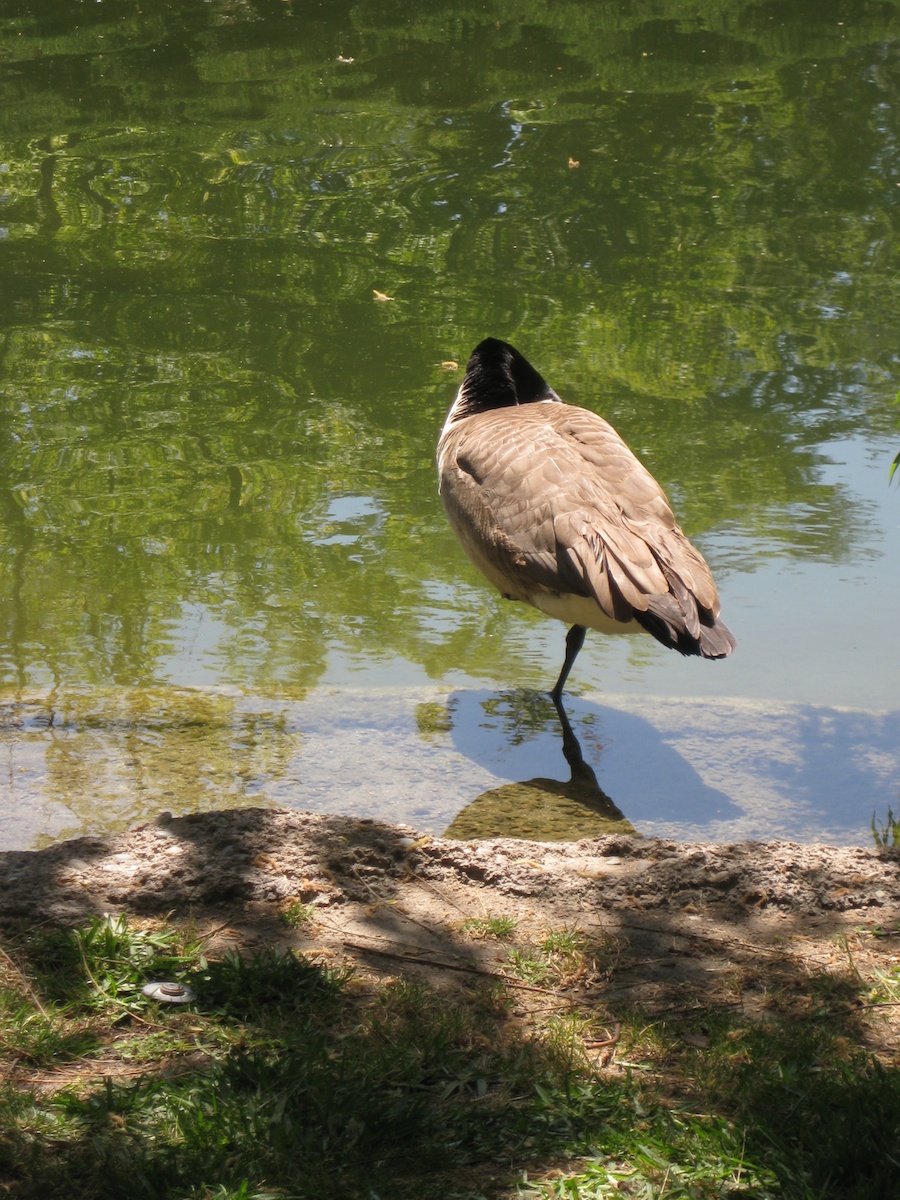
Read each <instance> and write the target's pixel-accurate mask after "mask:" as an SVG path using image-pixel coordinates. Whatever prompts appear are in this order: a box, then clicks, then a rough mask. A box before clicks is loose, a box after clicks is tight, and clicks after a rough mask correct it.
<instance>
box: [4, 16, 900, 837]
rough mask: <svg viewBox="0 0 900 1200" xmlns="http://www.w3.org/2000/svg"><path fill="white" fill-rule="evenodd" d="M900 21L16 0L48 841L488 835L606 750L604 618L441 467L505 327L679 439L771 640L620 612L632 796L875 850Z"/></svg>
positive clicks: (8, 644)
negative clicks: (521, 586) (532, 579)
mask: <svg viewBox="0 0 900 1200" xmlns="http://www.w3.org/2000/svg"><path fill="white" fill-rule="evenodd" d="M897 31H898V24H897V19H896V17H895V16H893V15H892V14H891V12H890V11H889V10H886V9H885V8H883V7H881V6H877V5H866V4H862V5H857V6H854V11H853V17H852V19H847V18H846V17H842V16H836V15H835V14H834V13H833V12H832V11H830V10H829V11H825V10H823V9H821V8H820V7H819V6H813V5H809V6H807V5H805V4H799V5H790V6H784V7H783V8H778V7H773V6H772V5H769V4H766V5H763V4H753V3H742V4H737V3H735V4H726V5H722V6H719V7H718V8H717V9H716V10H715V11H709V12H707V11H705V10H704V13H703V14H699V13H697V14H693V15H686V14H685V11H684V6H683V5H679V4H675V3H674V0H672V2H671V3H666V2H665V0H663V3H655V4H653V5H652V6H651V5H643V4H637V5H629V6H624V7H621V8H617V7H614V6H607V5H582V4H574V3H573V4H567V3H562V4H556V3H555V4H553V5H550V4H549V3H529V4H524V3H523V4H512V5H508V4H507V5H500V4H492V3H488V4H486V5H483V6H481V7H479V8H478V9H477V10H473V9H470V8H467V7H465V6H461V5H453V4H451V5H449V6H448V5H447V4H443V3H442V4H440V5H437V4H430V3H425V4H423V5H419V6H417V8H416V11H415V14H414V15H413V16H410V14H409V13H408V12H403V13H400V12H399V11H397V10H395V9H394V8H392V7H391V6H388V5H383V4H381V3H373V4H371V5H362V6H360V5H356V6H342V5H329V6H327V11H325V10H323V8H322V7H320V6H319V5H317V4H304V3H297V2H295V3H293V4H290V5H285V4H283V3H281V2H280V0H279V3H277V4H276V3H271V4H270V3H266V2H264V0H259V2H252V0H247V2H245V3H241V4H239V5H238V4H231V3H229V2H227V0H222V2H221V3H216V4H210V5H203V6H200V5H196V4H194V3H193V2H191V3H188V0H184V3H178V2H177V0H176V2H175V3H171V2H168V3H165V4H164V3H162V2H161V0H143V2H142V3H141V4H140V5H138V4H137V3H132V2H130V0H114V2H112V3H104V4H103V5H93V6H82V5H78V6H68V5H66V6H60V5H59V4H57V3H55V2H49V0H48V2H43V0H38V2H37V3H31V4H29V5H28V6H19V7H12V8H9V7H8V8H7V9H5V10H4V14H3V15H0V48H2V50H0V53H2V65H3V71H2V73H0V101H2V103H0V392H2V398H0V465H2V472H0V481H2V484H3V486H2V487H0V633H2V642H0V684H2V687H3V689H4V690H3V697H2V711H3V713H4V727H3V731H2V732H3V738H2V742H0V750H2V755H3V757H2V759H0V761H2V764H3V771H4V775H3V778H2V779H0V788H2V790H3V792H4V793H5V797H4V799H5V803H4V813H5V815H4V818H3V827H2V830H0V842H2V844H3V845H7V846H12V845H16V846H20V845H31V844H37V842H39V841H43V840H46V839H47V838H53V837H58V836H61V835H63V834H65V833H72V832H83V831H86V830H100V829H104V828H113V827H117V828H118V827H121V825H122V824H127V823H132V822H134V821H136V820H141V819H146V818H147V817H149V816H152V815H153V814H154V813H155V812H156V811H158V809H159V808H160V807H163V808H171V809H173V810H176V809H177V810H179V811H186V810H187V809H189V808H191V807H214V806H215V805H216V804H217V803H222V804H242V803H282V804H289V805H291V806H294V807H316V808H321V809H329V810H331V809H336V808H341V809H342V810H346V811H354V812H359V813H363V814H364V813H369V814H371V815H378V816H384V817H389V818H393V819H399V820H408V821H411V822H412V823H418V824H419V825H420V826H421V827H423V828H428V829H433V830H435V831H440V830H442V829H444V828H446V827H448V826H450V825H451V824H452V822H453V821H454V820H455V819H456V818H457V816H458V815H459V814H461V813H462V812H463V811H466V812H468V813H469V817H467V818H466V819H467V820H468V819H470V818H471V815H472V811H473V810H472V806H473V805H474V804H475V802H476V801H478V800H479V799H480V798H481V797H482V796H483V794H484V793H486V792H490V791H492V790H494V791H496V789H497V788H500V787H503V786H505V784H507V783H509V782H510V781H513V782H516V781H519V782H521V781H527V780H529V779H533V778H543V779H547V778H555V779H558V780H566V779H568V775H569V767H568V764H567V763H566V761H565V759H564V758H563V755H562V744H561V739H560V732H559V728H558V725H557V724H556V723H555V714H554V713H553V712H552V709H549V710H548V709H547V707H546V705H545V703H544V700H543V698H542V696H541V695H540V692H541V691H542V690H543V689H545V688H546V687H547V686H549V684H550V683H551V682H552V681H553V679H554V678H555V676H556V674H557V672H558V669H559V665H560V661H561V656H562V645H563V637H564V632H565V631H564V629H563V628H562V627H561V626H558V625H556V624H555V623H553V622H548V621H545V620H542V619H541V618H540V617H538V616H537V615H536V614H533V613H530V612H523V611H520V610H519V609H518V608H517V607H516V606H510V605H505V604H504V603H503V602H502V601H500V600H499V598H496V597H494V596H493V595H491V593H490V592H489V591H488V590H487V589H486V588H485V587H484V585H483V584H482V583H481V582H480V580H479V578H478V577H477V575H476V574H475V572H474V571H473V570H472V569H471V568H470V567H469V566H468V564H467V563H466V562H465V561H464V560H463V558H462V555H461V553H460V552H459V550H458V548H457V547H456V545H455V542H454V540H453V537H452V534H451V533H450V532H449V530H448V528H447V526H446V523H445V521H444V518H443V514H442V513H441V511H440V505H439V501H438V499H437V496H436V488H435V479H434V469H433V452H434V443H435V440H436V437H437V432H438V430H439V428H440V425H441V422H442V420H443V415H444V412H445V410H446V407H447V405H448V404H449V402H450V400H451V399H452V396H453V393H454V391H455V389H456V387H457V386H458V383H459V379H460V376H461V371H462V367H463V366H464V362H465V359H466V357H467V355H468V353H469V351H470V349H471V347H472V346H473V345H474V344H475V343H476V342H477V341H478V340H480V338H481V337H482V336H484V335H485V334H488V333H491V334H494V335H496V336H501V337H505V338H507V339H509V340H511V341H513V342H514V343H515V344H516V345H518V346H519V348H520V349H521V350H522V351H523V352H524V353H526V354H527V355H528V356H529V357H530V358H531V359H532V360H533V361H534V362H535V364H536V365H537V366H538V367H539V369H540V370H541V371H542V372H543V374H544V375H545V376H546V377H547V378H548V379H549V381H550V382H551V384H552V385H553V386H554V387H555V388H556V390H557V391H559V392H560V393H561V394H562V395H563V396H564V397H565V398H566V399H569V400H572V401H574V402H577V403H581V404H585V405H588V406H590V407H593V408H595V409H596V410H597V411H601V412H602V413H603V415H604V416H606V417H607V418H608V419H609V420H611V421H612V422H613V423H614V424H615V425H616V427H617V428H618V429H619V430H620V432H621V433H622V434H623V436H625V437H626V439H627V440H628V441H629V442H630V444H631V445H632V446H633V447H634V449H635V450H636V451H637V452H638V453H639V454H640V455H641V457H642V458H644V460H645V461H646V462H647V464H648V466H650V468H651V469H652V470H653V472H654V474H655V475H656V476H657V477H658V478H659V479H660V481H661V482H662V483H663V484H664V486H665V487H666V488H667V490H668V491H669V493H670V496H671V498H672V500H673V503H674V505H675V507H676V511H677V513H678V515H679V518H680V520H681V523H682V524H683V525H684V527H685V529H686V531H687V532H688V533H689V535H690V536H691V537H692V538H693V539H694V540H695V541H696V543H697V544H698V545H699V546H700V547H701V548H702V549H703V551H704V553H705V554H706V556H707V558H708V559H709V561H710V563H711V565H712V566H713V568H714V571H715V573H716V577H717V579H718V581H719V584H720V590H721V593H722V598H723V613H724V615H725V618H726V620H727V621H728V623H729V625H731V627H732V628H733V629H734V631H735V633H736V634H737V636H738V639H739V648H738V651H737V653H736V654H735V655H734V656H733V657H732V658H730V659H729V660H727V661H726V662H721V663H706V662H694V661H687V660H682V659H680V658H679V657H678V656H677V655H673V654H671V653H667V652H666V651H664V650H663V649H662V648H661V647H659V646H657V645H656V644H655V643H653V642H652V641H650V640H649V639H646V638H620V639H603V638H601V637H600V636H599V635H592V634H589V635H588V642H587V644H586V647H585V650H584V651H583V652H582V655H581V656H580V658H579V660H578V663H577V666H576V669H575V672H574V673H573V676H572V680H571V692H570V693H569V695H568V708H569V711H570V716H571V718H572V723H573V728H574V729H575V731H576V733H577V734H578V736H579V738H580V739H581V741H582V744H583V747H584V756H585V759H586V761H587V762H588V764H589V766H590V768H591V770H592V771H593V772H594V774H595V777H596V783H597V786H598V788H599V789H600V790H601V791H602V793H603V794H604V795H606V796H607V797H608V798H609V799H610V800H611V802H612V803H613V804H614V805H615V806H616V808H617V810H619V811H620V812H621V814H622V819H623V820H627V821H629V822H631V823H633V825H634V826H635V828H637V829H639V830H640V831H643V832H661V833H666V834H670V835H672V836H676V837H697V836H702V837H714V838H725V837H729V838H730V837H734V836H754V837H770V836H771V837H776V836H777V837H785V836H787V837H796V838H799V839H801V840H818V839H819V838H828V839H830V840H836V841H842V842H853V841H860V842H865V841H867V840H869V839H870V838H871V830H870V825H871V821H872V818H873V816H874V817H876V819H877V821H879V822H880V821H884V820H886V818H887V812H888V808H889V806H891V805H892V806H893V808H894V810H895V811H900V801H898V786H900V739H898V738H897V737H896V733H897V714H898V702H897V700H896V693H897V664H898V662H900V622H898V620H897V596H898V594H900V493H898V491H897V489H896V487H895V488H894V489H893V490H891V489H889V487H888V484H887V472H888V466H889V464H890V462H891V460H892V458H893V457H894V455H895V453H896V452H897V450H898V449H900V419H898V418H900V410H898V409H897V408H896V407H895V406H894V404H893V397H894V396H895V395H896V392H897V388H898V386H900V381H898V375H900V371H898V362H897V349H896V318H895V314H896V311H897V299H898V297H897V291H898V288H900V270H898V266H900V264H898V242H897V238H896V226H897V219H898V206H900V157H898V149H897V147H898V139H897V133H898V130H897V111H896V105H895V98H896V83H897V62H898V55H897ZM454 364H457V365H456V366H454ZM510 697H514V700H510ZM523 697H525V698H526V700H527V702H526V700H523ZM528 697H530V699H527V698H528ZM423 705H424V706H425V707H424V708H423ZM434 706H436V708H435V707H434ZM448 706H449V707H448ZM423 712H425V713H427V712H433V713H438V714H440V713H441V712H444V713H445V714H447V715H445V716H444V717H440V716H438V717H437V718H435V719H436V720H437V724H438V726H439V728H437V729H436V730H432V731H431V732H430V733H429V732H428V731H427V730H426V731H425V732H423V731H422V729H421V728H420V724H421V721H420V720H418V719H417V716H416V714H419V715H420V716H421V714H422V713H423ZM498 712H501V713H505V714H506V715H505V716H504V718H503V720H502V721H501V720H499V718H498V716H497V713H498ZM529 713H530V714H531V715H529ZM535 714H537V715H535ZM425 723H426V725H427V721H426V722H425ZM586 735H587V736H586ZM329 772H331V775H330V776H329ZM545 791H546V789H545ZM529 803H530V801H528V799H527V797H526V798H523V796H522V795H521V794H518V795H516V796H514V798H513V799H512V800H511V801H510V800H509V796H508V795H507V797H506V800H504V799H503V797H501V804H500V807H501V809H503V806H504V804H505V805H506V811H507V817H506V818H505V819H506V820H512V819H513V818H512V816H510V815H509V814H510V813H512V814H515V812H516V811H517V810H518V809H522V808H528V805H529ZM342 806H343V807H342ZM539 807H540V805H539ZM483 808H484V804H483V803H482V804H481V809H483ZM479 811H480V809H479ZM576 813H577V810H576ZM519 815H521V813H520V814H519ZM601 815H602V814H601ZM595 817H597V813H593V816H591V817H590V820H593V819H594V818H595ZM494 819H495V818H494V817H491V818H490V820H494ZM597 819H599V817H597ZM585 821H586V822H587V821H588V816H587V815H586V816H585ZM467 828H471V827H467ZM575 828H576V829H577V820H576V821H575Z"/></svg>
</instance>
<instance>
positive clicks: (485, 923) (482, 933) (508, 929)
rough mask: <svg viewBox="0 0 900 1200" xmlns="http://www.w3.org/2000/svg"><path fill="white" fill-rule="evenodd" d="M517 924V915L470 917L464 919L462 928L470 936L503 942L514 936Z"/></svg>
mask: <svg viewBox="0 0 900 1200" xmlns="http://www.w3.org/2000/svg"><path fill="white" fill-rule="evenodd" d="M517 924H518V922H517V921H516V919H515V917H503V916H500V917H469V918H468V919H467V920H465V921H463V924H462V928H463V932H464V933H467V934H468V935H469V937H473V938H493V939H494V941H498V942H503V941H506V940H507V939H508V938H511V937H512V935H513V934H514V933H515V931H516V925H517Z"/></svg>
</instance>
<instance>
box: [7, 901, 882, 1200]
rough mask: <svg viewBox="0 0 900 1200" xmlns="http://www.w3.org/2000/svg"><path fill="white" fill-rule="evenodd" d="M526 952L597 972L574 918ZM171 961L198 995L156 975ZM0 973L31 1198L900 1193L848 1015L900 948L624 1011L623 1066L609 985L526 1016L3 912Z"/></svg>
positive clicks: (169, 933)
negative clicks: (27, 922) (764, 1000)
mask: <svg viewBox="0 0 900 1200" xmlns="http://www.w3.org/2000/svg"><path fill="white" fill-rule="evenodd" d="M510 932H512V931H510ZM516 953H518V954H520V955H521V956H522V961H523V962H527V963H528V964H529V966H528V971H527V972H526V976H527V977H540V978H541V979H542V980H543V982H542V983H541V984H540V985H539V986H540V988H541V989H544V990H547V989H552V987H554V986H556V984H559V985H560V986H563V987H568V986H570V985H571V982H572V980H573V979H578V980H581V979H584V978H588V979H589V980H592V979H595V978H596V975H595V966H596V961H595V960H596V955H597V953H598V948H597V947H594V946H592V945H591V944H589V943H588V942H587V941H586V939H585V938H584V937H583V935H581V934H578V933H573V932H572V931H567V930H559V931H548V932H547V934H546V936H545V937H543V938H542V939H541V940H540V941H539V942H538V943H537V944H536V945H534V946H527V947H525V948H517V949H516ZM534 964H537V966H535V965H534ZM535 973H536V975H535ZM154 977H155V978H160V977H164V978H179V979H182V980H183V981H185V982H187V983H189V984H190V986H191V987H192V988H194V989H195V991H196V992H197V1001H196V1002H195V1003H194V1004H192V1005H189V1006H185V1007H174V1006H173V1007H167V1006H164V1005H160V1004H158V1003H157V1002H155V1001H152V1000H148V999H147V998H146V997H144V996H143V995H142V993H141V991H140V987H141V985H142V983H143V981H145V980H146V979H148V978H154ZM0 984H2V986H0V1065H2V1067H3V1070H4V1082H3V1083H2V1084H0V1193H2V1194H8V1195H11V1196H16V1197H21V1198H23V1200H24V1198H31V1197H34V1198H35V1200H36V1198H38V1197H40V1198H41V1200H55V1198H56V1197H60V1198H61V1197H66V1200H78V1198H81V1197H84V1198H87V1197H98V1196H102V1197H104V1198H107V1197H108V1198H109V1200H116V1198H118V1197H128V1198H129V1200H139V1198H141V1197H153V1198H154V1200H201V1198H203V1200H210V1198H212V1197H217V1198H220V1200H226V1198H227V1200H237V1198H238V1197H241V1198H243V1200H263V1198H264V1197H276V1196H277V1197H294V1198H297V1200H305V1198H307V1197H309V1198H312V1197H317V1198H318V1197H321V1196H328V1197H335V1198H336V1200H342V1198H345V1197H346V1198H347V1200H357V1198H359V1200H387V1198H391V1200H405V1198H409V1200H429V1198H431V1197H434V1198H438V1197H440V1198H441V1200H452V1198H453V1197H459V1198H465V1200H476V1198H479V1197H495V1196H496V1197H499V1196H504V1197H511V1196H515V1195H518V1196H520V1197H521V1198H522V1200H526V1198H527V1200H537V1198H538V1197H541V1198H546V1200H550V1198H551V1197H552V1198H557V1197H559V1198H563V1197H565V1198H570V1200H571V1198H574V1200H578V1198H579V1197H580V1198H583V1200H600V1198H601V1197H604V1198H605V1197H612V1196H622V1195H627V1196H630V1197H666V1198H667V1200H668V1198H670V1197H683V1198H689V1200H706V1198H713V1197H716V1198H718V1197H722V1198H724V1197H742V1198H746V1200H750V1198H756V1200H776V1198H777V1200H825V1198H831V1197H833V1198H834V1200H884V1198H886V1197H890V1196H894V1195H900V1163H898V1146H900V1136H898V1135H900V1074H898V1072H897V1070H896V1069H895V1068H894V1067H892V1066H890V1067H888V1066H883V1065H881V1064H880V1063H879V1062H878V1061H877V1060H876V1058H875V1057H874V1056H873V1055H872V1054H871V1053H869V1052H867V1051H866V1050H865V1048H864V1046H863V1045H862V1041H861V1038H859V1037H858V1036H857V1034H858V1028H857V1027H856V1026H855V1025H853V1017H852V1016H847V1015H842V1014H844V1013H845V1010H846V1008H847V997H848V995H850V993H851V990H852V987H853V986H856V985H858V988H857V993H856V994H857V997H858V998H863V999H865V1000H866V1001H867V1002H870V1000H871V997H873V996H876V995H877V996H879V997H882V996H883V997H886V998H887V1000H888V1002H889V1003H892V1002H893V998H894V997H895V996H896V994H897V989H898V984H897V978H896V972H893V971H885V972H881V973H879V974H878V976H877V978H876V977H875V976H873V977H872V978H871V979H869V980H863V979H862V978H859V979H857V980H856V981H855V983H854V977H853V975H852V973H849V974H848V975H847V976H846V977H843V976H842V983H841V987H839V988H837V989H835V988H834V987H831V988H824V989H820V990H819V991H818V992H816V1005H817V1006H818V1007H817V1008H816V1010H815V1011H813V1012H812V1013H811V1015H808V1016H807V1017H805V1018H804V1019H798V1018H797V1017H796V1016H794V1017H791V1016H789V1015H782V1016H778V1015H777V1013H776V1015H775V1016H772V1017H771V1018H770V1019H767V1020H766V1021H765V1022H757V1023H749V1022H746V1021H742V1020H741V1019H740V1018H739V1016H738V1015H737V1014H734V1013H729V1012H728V1011H725V1012H722V1011H718V1012H706V1013H692V1014H691V1019H690V1021H687V1020H677V1019H674V1018H673V1019H670V1020H659V1019H657V1020H653V1021H648V1019H647V1015H646V1014H645V1013H643V1012H641V1011H639V1010H636V1011H634V1012H632V1013H630V1014H628V1013H624V1014H623V1013H620V1014H618V1020H620V1021H621V1039H620V1042H619V1045H618V1047H617V1051H618V1061H619V1062H621V1063H622V1064H623V1066H621V1067H619V1068H618V1069H617V1070H616V1071H613V1072H604V1071H602V1070H599V1069H598V1068H597V1066H596V1060H595V1058H594V1057H593V1056H592V1050H591V1047H592V1046H595V1045H597V1044H598V1043H600V1044H602V1042H603V1039H604V1037H605V1036H606V1035H605V1033H604V1030H606V1031H607V1032H608V1027H609V1023H610V1022H609V1018H608V1016H607V1015H606V1014H605V1013H604V1011H603V1009H602V1007H601V1002H600V999H599V998H595V999H593V1000H592V1001H591V1002H590V1003H587V1002H582V1003H580V1004H576V1005H574V1006H573V1005H572V1004H570V1003H568V1001H567V1000H566V997H565V996H564V994H563V993H561V992H560V993H559V994H558V1002H557V997H551V998H550V1000H548V1003H547V1007H546V1008H545V1009H543V1010H541V1011H540V1012H538V1013H536V1014H532V1015H530V1016H525V1015H523V1014H522V1013H521V1012H517V1011H516V1008H515V1006H516V1003H517V998H518V999H520V998H521V996H522V995H523V994H525V995H529V993H528V992H527V991H526V992H525V993H523V992H521V991H520V992H516V991H515V989H509V990H507V989H505V988H504V987H503V986H502V985H500V984H498V983H497V982H496V981H494V984H493V986H492V987H491V988H484V987H483V988H481V989H480V990H474V991H472V992H469V993H463V992H455V993H445V992H436V991H433V990H431V989H430V988H428V987H426V986H424V985H423V984H420V983H414V982H410V981H408V980H403V979H397V980H393V981H391V982H388V983H382V984H378V985H376V984H364V983H363V981H360V980H356V979H354V978H353V977H352V976H350V975H348V974H347V973H346V972H343V971H336V970H334V969H332V968H330V967H329V966H328V965H327V964H326V963H323V962H317V961H314V960H310V959H307V958H305V957H303V956H302V955H300V954H298V953H296V952H293V951H275V950H263V951H261V952H259V953H257V954H256V955H254V956H250V957H248V958H240V957H239V956H237V955H236V954H233V953H232V954H227V955H224V956H223V957H221V958H212V957H208V956H207V954H206V953H205V950H204V946H203V944H202V942H201V941H200V940H199V939H198V938H197V937H196V936H195V935H193V934H192V933H191V931H190V930H189V929H188V930H186V931H185V930H182V929H179V928H175V927H170V926H166V925H158V926H148V925H145V926H142V927H136V926H133V925H131V924H129V923H128V922H127V921H125V920H124V919H121V918H106V919H104V920H98V921H92V922H89V923H87V924H86V925H84V926H83V927H80V928H78V929H70V930H60V929H52V928H47V927H44V928H39V929H31V930H21V931H19V932H18V933H16V932H13V933H12V934H9V935H8V937H7V940H6V950H5V951H4V957H3V961H2V963H0ZM587 994H589V995H592V994H593V993H592V992H589V993H587ZM699 1029H702V1031H703V1036H702V1038H698V1037H696V1036H695V1037H694V1039H693V1041H690V1040H686V1039H685V1034H686V1033H690V1032H692V1031H693V1032H694V1033H695V1034H696V1031H697V1030H699ZM624 1064H631V1065H624Z"/></svg>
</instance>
